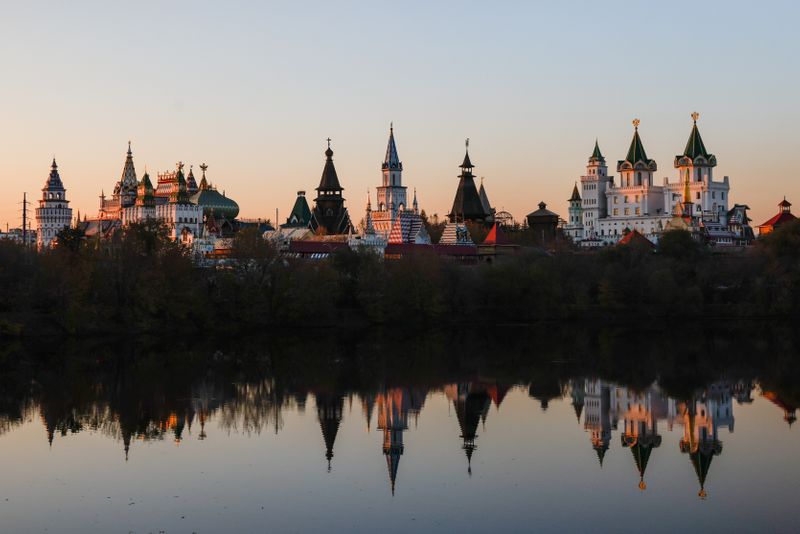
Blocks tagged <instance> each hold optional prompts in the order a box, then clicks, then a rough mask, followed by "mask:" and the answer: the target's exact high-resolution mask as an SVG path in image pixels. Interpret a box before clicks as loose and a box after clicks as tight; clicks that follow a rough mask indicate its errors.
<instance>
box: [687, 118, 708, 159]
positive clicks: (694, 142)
mask: <svg viewBox="0 0 800 534" xmlns="http://www.w3.org/2000/svg"><path fill="white" fill-rule="evenodd" d="M683 155H684V156H686V157H689V158H692V159H694V158H696V157H697V156H703V157H704V158H706V159H708V157H709V155H710V154H709V153H708V151H707V150H706V146H705V145H704V144H703V138H702V137H700V130H698V129H697V123H696V122H695V123H694V125H693V126H692V133H691V134H689V140H688V141H687V142H686V148H685V149H684V151H683Z"/></svg>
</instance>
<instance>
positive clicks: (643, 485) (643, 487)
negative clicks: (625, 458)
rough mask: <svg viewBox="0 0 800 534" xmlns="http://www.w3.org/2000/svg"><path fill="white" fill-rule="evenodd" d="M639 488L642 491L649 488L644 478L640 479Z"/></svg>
mask: <svg viewBox="0 0 800 534" xmlns="http://www.w3.org/2000/svg"><path fill="white" fill-rule="evenodd" d="M639 489H640V490H642V491H644V490H646V489H647V484H645V483H644V479H640V480H639Z"/></svg>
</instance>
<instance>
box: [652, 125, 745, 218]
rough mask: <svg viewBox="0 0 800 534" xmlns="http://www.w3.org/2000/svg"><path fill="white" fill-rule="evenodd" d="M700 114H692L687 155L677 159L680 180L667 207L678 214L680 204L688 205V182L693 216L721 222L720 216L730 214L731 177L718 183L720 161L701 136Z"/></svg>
mask: <svg viewBox="0 0 800 534" xmlns="http://www.w3.org/2000/svg"><path fill="white" fill-rule="evenodd" d="M698 118H700V114H699V113H697V112H696V111H695V112H694V113H692V121H693V125H692V131H691V133H690V134H689V140H688V141H687V142H686V148H685V149H684V151H683V154H678V155H677V156H675V168H676V169H678V175H679V180H678V181H677V182H676V183H674V184H669V185H668V187H667V189H668V191H667V198H666V201H667V207H668V208H670V211H671V212H673V213H674V212H675V209H676V207H677V204H679V203H681V202H685V201H686V200H689V199H684V198H683V197H684V196H685V195H683V194H682V193H683V189H684V185H685V184H686V182H688V183H689V194H690V197H691V198H690V200H691V201H692V205H693V210H692V213H690V215H694V216H696V217H700V216H702V217H703V219H705V220H718V219H719V215H720V213H725V212H727V211H728V193H729V191H730V185H729V183H728V177H727V176H726V177H724V178H723V180H722V181H721V182H715V181H714V176H713V172H714V167H716V166H717V158H716V156H714V154H709V152H708V151H707V150H706V146H705V144H704V143H703V138H702V137H700V131H699V130H698V129H697V119H698Z"/></svg>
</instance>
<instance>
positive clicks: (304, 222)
mask: <svg viewBox="0 0 800 534" xmlns="http://www.w3.org/2000/svg"><path fill="white" fill-rule="evenodd" d="M310 221H311V209H310V208H309V207H308V201H306V196H305V192H304V191H298V193H297V200H295V201H294V207H293V208H292V212H291V213H290V214H289V218H288V219H286V224H283V225H281V226H285V227H295V226H297V227H303V226H308V223H309V222H310Z"/></svg>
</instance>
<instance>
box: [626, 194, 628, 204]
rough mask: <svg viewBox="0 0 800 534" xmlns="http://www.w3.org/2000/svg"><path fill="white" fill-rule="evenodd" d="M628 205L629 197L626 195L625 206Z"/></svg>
mask: <svg viewBox="0 0 800 534" xmlns="http://www.w3.org/2000/svg"><path fill="white" fill-rule="evenodd" d="M627 203H628V195H625V204H627Z"/></svg>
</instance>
